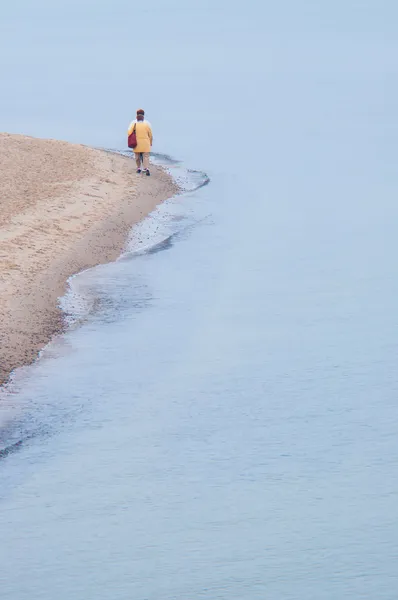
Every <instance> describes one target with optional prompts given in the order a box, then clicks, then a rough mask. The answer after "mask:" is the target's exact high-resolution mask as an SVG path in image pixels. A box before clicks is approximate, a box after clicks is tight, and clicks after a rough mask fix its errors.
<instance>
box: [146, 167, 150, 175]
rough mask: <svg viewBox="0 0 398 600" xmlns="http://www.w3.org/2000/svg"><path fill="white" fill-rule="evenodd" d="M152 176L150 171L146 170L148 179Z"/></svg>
mask: <svg viewBox="0 0 398 600" xmlns="http://www.w3.org/2000/svg"><path fill="white" fill-rule="evenodd" d="M150 174H151V173H150V171H149V169H147V170H146V175H147V177H149V176H150Z"/></svg>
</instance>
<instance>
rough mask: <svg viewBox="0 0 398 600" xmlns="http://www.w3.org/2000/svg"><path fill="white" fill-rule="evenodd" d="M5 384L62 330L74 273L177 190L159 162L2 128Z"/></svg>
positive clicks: (116, 244) (105, 256)
mask: <svg viewBox="0 0 398 600" xmlns="http://www.w3.org/2000/svg"><path fill="white" fill-rule="evenodd" d="M0 189H1V212H0V385H1V384H3V383H4V382H5V381H6V380H7V378H8V376H9V374H10V372H11V371H13V370H14V369H15V368H17V367H19V366H21V365H24V364H28V363H30V362H32V361H33V360H34V359H35V358H36V357H37V354H38V351H39V350H40V349H41V348H43V346H44V345H45V344H46V343H47V342H48V341H49V340H50V338H51V337H52V335H53V334H54V333H56V332H59V331H60V330H62V327H63V319H62V313H61V311H60V309H59V308H58V298H59V296H60V295H62V294H63V292H64V291H65V286H66V280H67V279H68V277H70V276H71V275H73V274H74V273H77V272H79V271H81V270H82V269H85V268H88V267H92V266H95V265H97V264H100V263H104V262H109V261H111V260H114V259H116V258H117V257H118V256H119V255H120V252H121V251H122V249H123V246H124V244H125V241H126V238H127V235H128V233H129V231H130V229H131V227H132V225H134V224H135V223H137V222H138V221H140V220H141V219H142V218H144V217H145V216H146V215H147V214H149V213H150V212H151V211H152V210H153V209H154V208H155V206H156V205H157V204H158V203H160V202H161V201H163V200H165V199H166V198H168V197H170V196H172V195H173V194H174V193H175V192H176V187H175V185H174V184H173V182H172V180H171V179H170V178H169V177H168V175H167V174H165V173H164V172H163V171H162V170H161V169H159V168H156V167H155V168H152V176H151V177H145V176H138V175H137V174H136V173H135V163H134V161H132V160H131V159H130V158H128V157H124V156H119V155H117V154H111V153H107V152H104V151H101V150H95V149H92V148H88V147H85V146H80V145H74V144H69V143H66V142H60V141H56V140H39V139H34V138H30V137H26V136H21V135H10V134H5V133H2V134H0Z"/></svg>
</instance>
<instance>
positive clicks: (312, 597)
mask: <svg viewBox="0 0 398 600" xmlns="http://www.w3.org/2000/svg"><path fill="white" fill-rule="evenodd" d="M0 10H1V12H0V68H1V73H2V94H1V96H0V115H1V116H0V122H1V126H0V128H1V129H3V130H7V131H16V132H23V133H28V134H31V135H37V136H41V137H45V136H49V137H54V138H61V139H67V140H71V141H77V142H83V143H86V144H91V145H95V146H104V147H107V148H115V149H118V148H120V149H122V148H123V145H124V141H125V128H126V123H128V122H129V120H130V119H131V118H132V116H133V113H134V110H135V109H136V108H137V107H139V106H144V107H145V108H146V110H147V113H148V118H150V120H151V122H152V124H153V126H154V132H155V140H156V146H155V150H156V151H157V152H159V153H167V154H169V155H171V156H174V157H176V158H178V159H181V160H182V166H180V167H175V166H173V165H171V167H170V168H171V170H172V172H174V173H177V174H181V173H182V174H183V173H184V169H187V168H190V169H197V170H199V171H201V172H205V173H207V174H208V175H209V176H210V179H211V182H210V184H209V185H207V186H205V187H201V188H199V189H196V190H194V189H193V188H194V187H195V184H197V183H199V182H200V175H199V176H197V177H196V179H195V178H193V179H195V181H193V179H192V177H193V176H190V177H191V179H190V181H192V186H191V188H190V190H189V191H188V192H186V193H185V194H184V195H181V196H179V197H178V198H176V199H174V200H173V201H171V202H169V203H168V204H166V205H164V206H163V207H162V208H161V209H160V210H159V212H158V213H156V214H155V215H153V216H152V219H150V220H149V222H148V223H147V224H145V225H144V227H143V228H141V229H139V230H137V231H136V232H135V233H134V235H133V236H132V240H131V241H130V245H129V251H128V252H127V253H126V255H125V256H124V257H123V259H122V260H120V261H118V262H116V263H114V264H111V265H107V266H102V267H100V268H98V269H95V270H93V271H90V272H88V273H85V274H84V275H82V276H79V277H76V278H75V279H74V280H73V281H72V290H71V292H70V294H69V296H68V297H67V298H66V299H65V301H64V303H65V306H66V307H69V310H70V311H72V310H73V311H75V314H76V315H80V317H82V316H84V318H83V319H82V320H83V323H82V324H81V325H80V326H77V325H76V324H75V325H74V327H72V329H71V330H70V331H69V332H68V333H67V334H66V335H65V336H64V337H62V338H60V339H58V340H56V341H55V342H54V343H53V344H52V345H51V346H50V347H49V348H48V349H47V350H46V352H45V353H44V354H43V357H42V359H41V360H40V361H39V362H38V363H37V364H36V365H34V366H33V367H32V368H28V369H25V370H22V371H21V372H20V373H19V374H18V375H17V377H16V380H15V384H14V387H13V388H12V390H11V392H12V393H9V394H6V395H4V394H3V397H2V400H1V410H0V422H1V432H0V439H1V444H2V446H1V447H2V448H3V450H2V453H1V454H0V457H1V460H0V490H1V499H0V532H1V544H0V582H1V597H4V598H7V599H12V600H25V599H26V600H28V599H29V600H39V599H40V600H54V598H55V597H56V598H58V599H59V600H64V599H65V600H70V599H72V598H73V599H76V600H78V599H83V598H95V599H98V600H102V599H103V600H105V599H108V598H112V599H113V600H127V599H129V600H130V599H132V598H133V599H137V600H141V599H142V600H144V599H145V600H160V599H168V600H169V599H176V600H177V599H178V600H179V599H185V598H190V599H192V600H193V599H202V598H203V599H204V598H208V599H211V600H216V599H217V600H218V599H222V600H232V599H237V600H238V599H239V600H241V599H243V598H244V599H250V600H254V599H259V600H260V599H261V600H263V599H267V600H268V599H269V600H275V599H276V598H278V599H283V600H290V599H292V600H293V599H294V600H296V599H297V600H298V599H300V600H302V599H303V600H304V599H305V600H335V599H336V598H339V599H347V600H353V599H358V600H359V599H361V600H362V599H366V600H375V599H376V598H377V599H378V600H395V599H396V598H397V595H398V575H397V573H398V568H397V564H398V542H397V540H398V509H397V506H398V466H397V465H398V445H397V428H398V409H397V394H398V376H397V359H398V316H397V310H396V298H397V294H398V273H397V266H396V256H397V253H398V243H397V237H396V222H397V218H398V204H397V200H396V199H397V187H398V176H397V171H396V149H397V126H398V111H397V100H398V85H397V39H396V23H397V19H398V9H397V7H396V4H395V3H394V2H393V1H392V0H390V1H388V0H385V1H383V2H380V1H378V2H376V0H364V1H362V2H356V1H354V0H346V1H345V2H343V1H342V0H337V1H336V2H333V3H325V2H323V3H319V2H315V0H313V1H310V0H304V1H302V2H294V1H293V0H284V1H282V2H278V3H275V2H274V3H271V2H268V1H266V2H263V3H260V2H255V1H254V0H248V1H247V2H246V3H245V4H244V5H242V3H241V2H237V1H234V0H228V1H227V0H212V2H210V1H207V0H206V1H204V0H201V2H199V0H197V1H191V2H187V1H184V2H183V1H182V0H170V1H168V2H162V1H161V0H151V1H150V2H147V3H146V4H145V3H142V5H140V6H135V3H134V5H132V3H131V2H127V0H114V2H113V3H112V4H111V3H108V2H103V1H102V2H98V1H97V2H90V1H89V0H80V1H79V2H77V1H75V0H71V1H69V2H68V3H67V4H66V3H65V4H64V5H63V6H62V7H60V6H59V5H57V4H56V3H53V2H49V0H39V1H37V2H35V3H30V2H27V0H19V1H16V2H14V3H7V4H6V5H5V6H2V8H1V9H0ZM162 239H163V240H166V241H165V242H164V243H163V244H160V245H157V244H158V243H159V242H160V241H161V240H162ZM140 241H141V245H140ZM151 246H154V247H155V248H154V249H155V250H157V251H151V252H141V253H140V252H137V251H136V250H137V248H139V247H141V248H142V247H144V249H147V250H148V249H149V248H150V247H151ZM7 448H8V450H7Z"/></svg>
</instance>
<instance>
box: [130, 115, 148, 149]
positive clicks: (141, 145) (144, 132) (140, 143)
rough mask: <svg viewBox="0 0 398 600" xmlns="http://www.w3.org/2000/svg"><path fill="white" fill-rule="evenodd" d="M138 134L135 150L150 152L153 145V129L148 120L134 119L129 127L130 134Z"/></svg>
mask: <svg viewBox="0 0 398 600" xmlns="http://www.w3.org/2000/svg"><path fill="white" fill-rule="evenodd" d="M134 127H135V128H136V129H135V135H136V136H137V146H136V147H135V148H134V152H150V151H151V146H152V140H153V137H152V129H151V126H150V124H149V123H148V121H133V122H132V123H131V125H130V127H129V129H128V135H130V133H132V132H133V129H134Z"/></svg>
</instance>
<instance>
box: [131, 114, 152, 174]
mask: <svg viewBox="0 0 398 600" xmlns="http://www.w3.org/2000/svg"><path fill="white" fill-rule="evenodd" d="M134 131H135V135H136V138H137V145H136V147H135V148H133V150H134V154H135V162H136V164H137V173H141V171H142V170H143V171H144V173H146V174H147V175H148V176H149V175H150V174H151V172H150V170H149V153H150V151H151V146H152V143H153V136H152V127H151V124H150V123H149V121H147V120H146V119H145V112H144V110H143V109H142V108H140V109H138V110H137V118H136V120H135V121H133V122H132V123H131V124H130V127H129V129H128V135H131V134H132V133H133V132H134Z"/></svg>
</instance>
